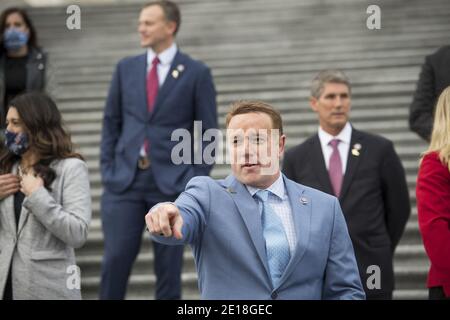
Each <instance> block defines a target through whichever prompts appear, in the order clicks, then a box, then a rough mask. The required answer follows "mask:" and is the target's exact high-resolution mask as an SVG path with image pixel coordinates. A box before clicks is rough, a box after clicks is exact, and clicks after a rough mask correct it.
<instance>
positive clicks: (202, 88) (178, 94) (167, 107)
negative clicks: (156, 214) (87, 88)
mask: <svg viewBox="0 0 450 320" xmlns="http://www.w3.org/2000/svg"><path fill="white" fill-rule="evenodd" d="M179 26H180V12H179V9H178V6H177V5H176V4H175V3H173V2H170V1H156V2H152V3H149V4H147V5H145V6H144V8H143V9H142V10H141V12H140V15H139V26H138V31H139V35H140V40H141V46H142V47H144V48H146V49H147V50H146V52H145V53H144V54H141V55H138V56H133V57H127V58H124V59H122V60H121V61H120V62H119V63H118V64H117V68H116V71H115V73H114V76H113V78H112V81H111V87H110V90H109V94H108V100H107V102H106V106H105V112H104V119H103V131H102V143H101V154H100V161H101V173H102V183H103V195H102V199H101V211H102V227H103V234H104V243H105V250H104V256H103V264H102V280H101V286H100V298H101V299H123V298H124V297H125V294H126V288H127V282H128V277H129V274H130V272H131V269H132V266H133V263H134V261H135V258H136V256H137V254H138V252H139V249H140V245H141V239H142V233H143V231H144V227H145V223H144V216H145V214H146V213H147V212H148V210H149V208H151V207H152V206H153V205H155V204H156V203H158V202H161V201H173V200H175V199H176V198H177V196H178V195H179V194H180V193H181V192H182V191H183V190H184V188H185V186H186V184H187V183H188V181H189V180H190V179H191V178H192V177H195V176H197V175H208V174H209V172H210V170H211V168H212V165H211V162H209V164H205V163H203V164H192V163H193V162H191V163H184V164H180V165H175V164H174V163H173V162H172V161H171V151H172V148H173V146H175V145H176V144H177V142H175V141H172V140H171V138H172V133H173V132H174V131H175V130H177V129H180V128H181V129H185V130H186V131H188V132H189V133H191V134H192V133H193V131H194V121H201V125H202V129H203V131H206V130H208V129H210V128H216V127H217V108H216V91H215V88H214V84H213V79H212V77H211V73H210V70H209V68H208V67H207V66H206V65H205V64H203V63H202V62H200V61H196V60H194V59H192V58H190V57H189V56H188V55H186V54H184V53H182V52H181V51H180V50H178V48H177V45H176V43H175V34H176V33H177V30H178V28H179ZM191 147H192V148H193V144H192V146H191ZM199 149H200V148H199ZM153 249H154V257H155V259H154V271H155V275H156V293H155V297H156V299H180V298H181V268H182V259H183V247H182V246H171V247H169V246H164V245H161V244H159V243H153ZM149 273H150V270H149Z"/></svg>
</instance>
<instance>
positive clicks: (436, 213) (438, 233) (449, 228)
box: [416, 153, 450, 278]
mask: <svg viewBox="0 0 450 320" xmlns="http://www.w3.org/2000/svg"><path fill="white" fill-rule="evenodd" d="M416 195H417V210H418V219H419V227H420V231H421V234H422V238H423V243H424V246H425V250H426V252H427V255H428V257H429V258H430V261H431V264H432V265H433V266H434V267H435V268H436V270H438V271H439V272H440V273H443V274H446V275H448V276H449V278H450V172H449V170H448V167H447V166H446V165H444V164H443V163H442V162H441V161H440V160H439V158H438V155H437V153H430V154H428V155H426V156H425V157H424V158H423V161H422V164H421V166H420V170H419V174H418V177H417V189H416Z"/></svg>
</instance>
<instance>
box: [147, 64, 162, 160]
mask: <svg viewBox="0 0 450 320" xmlns="http://www.w3.org/2000/svg"><path fill="white" fill-rule="evenodd" d="M158 63H159V59H158V56H155V58H154V59H153V61H152V68H151V69H150V71H149V72H148V74H147V110H148V112H149V113H151V112H152V111H153V107H154V106H155V101H156V96H157V95H158V89H159V79H158ZM149 149H150V143H149V141H148V139H145V141H144V150H145V153H146V154H148V151H149Z"/></svg>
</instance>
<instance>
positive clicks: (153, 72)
mask: <svg viewBox="0 0 450 320" xmlns="http://www.w3.org/2000/svg"><path fill="white" fill-rule="evenodd" d="M158 63H159V59H158V57H157V56H156V57H155V58H154V59H153V61H152V68H151V69H150V71H149V72H148V75H147V108H148V112H152V111H153V107H154V106H155V101H156V96H157V95H158V88H159V80H158Z"/></svg>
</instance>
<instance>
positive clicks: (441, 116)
mask: <svg viewBox="0 0 450 320" xmlns="http://www.w3.org/2000/svg"><path fill="white" fill-rule="evenodd" d="M430 152H438V153H439V159H440V160H441V162H442V163H443V164H445V165H447V166H448V169H449V171H450V86H449V87H447V88H446V89H445V90H444V91H442V93H441V95H440V96H439V99H438V102H437V104H436V111H435V115H434V123H433V132H432V133H431V141H430V146H429V147H428V149H427V151H425V152H424V153H423V155H426V154H428V153H430Z"/></svg>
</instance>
